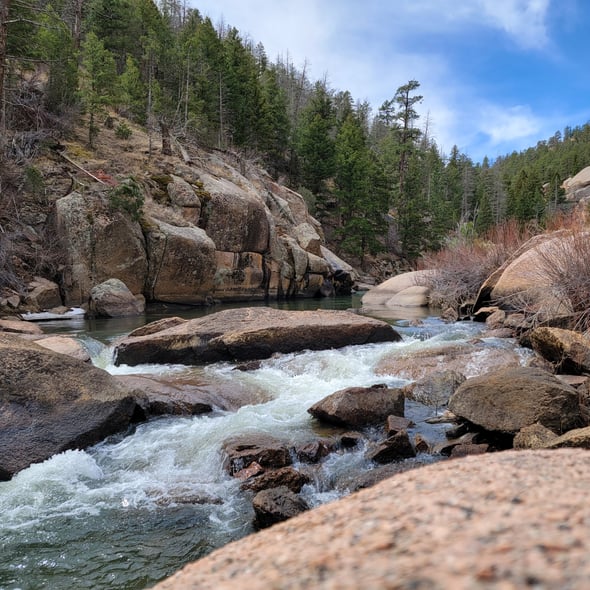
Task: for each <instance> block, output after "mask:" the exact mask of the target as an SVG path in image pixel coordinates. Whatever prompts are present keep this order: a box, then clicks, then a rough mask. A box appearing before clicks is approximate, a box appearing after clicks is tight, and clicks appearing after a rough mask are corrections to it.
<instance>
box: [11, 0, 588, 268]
mask: <svg viewBox="0 0 590 590" xmlns="http://www.w3.org/2000/svg"><path fill="white" fill-rule="evenodd" d="M310 57H313V56H310ZM307 70H308V67H307V66H306V64H303V65H302V66H298V67H296V66H295V65H294V64H293V63H292V61H291V59H290V58H289V57H288V56H287V57H284V56H282V57H276V58H272V57H271V56H268V55H267V54H266V52H265V49H264V46H263V45H262V43H259V42H257V41H254V40H252V39H249V38H248V37H245V36H243V35H242V34H241V33H240V31H239V30H238V29H236V28H235V27H233V26H231V25H229V24H225V23H212V22H211V20H210V19H209V18H205V17H203V16H202V15H201V14H200V12H199V10H198V9H187V7H186V5H185V4H184V3H183V2H180V0H159V2H158V3H155V2H154V1H152V0H52V1H49V0H1V2H0V97H1V110H0V133H1V139H0V158H1V160H0V183H3V184H2V185H0V193H1V192H2V190H3V189H6V188H8V187H9V185H10V183H11V182H12V183H13V185H15V186H16V185H17V184H18V183H17V182H16V181H15V180H14V179H11V178H9V177H8V175H7V174H3V173H2V168H4V169H5V170H7V166H8V164H9V163H11V162H13V163H16V164H18V165H19V166H21V168H22V169H23V170H25V171H28V174H29V176H30V175H31V170H30V167H29V168H27V166H28V165H29V164H31V162H32V161H33V159H34V157H35V155H36V154H37V153H39V150H42V149H44V146H46V145H47V143H48V142H49V141H50V140H52V139H53V140H56V139H57V140H59V137H61V136H64V135H67V133H68V128H70V127H71V126H72V125H73V124H74V122H79V121H83V122H84V125H85V126H86V129H87V139H88V144H89V146H90V147H92V144H93V141H95V139H96V137H97V135H98V134H100V132H101V128H102V127H103V125H104V122H105V120H106V119H107V118H108V117H109V113H112V112H115V113H117V116H118V121H123V122H122V123H121V122H119V124H118V125H119V127H118V128H117V132H118V133H120V134H122V135H124V134H125V133H128V132H129V129H128V128H127V126H126V124H125V123H124V121H126V120H128V121H132V122H133V123H135V124H139V125H142V126H144V127H145V129H146V130H147V131H148V133H151V134H153V136H154V138H156V137H157V138H158V141H160V140H161V141H162V146H161V147H160V146H158V149H162V150H164V151H165V150H167V149H170V142H171V141H179V142H184V143H185V144H187V145H189V144H191V143H192V144H195V145H199V146H201V147H203V148H206V149H219V150H230V151H234V152H236V153H239V154H240V155H241V157H243V158H247V159H248V160H250V161H255V162H259V163H260V165H262V166H264V167H265V168H266V169H267V170H268V171H269V173H270V174H271V175H273V176H274V177H275V178H276V179H277V180H280V181H281V182H284V183H285V184H287V185H288V186H289V187H291V188H293V189H294V190H297V191H299V192H300V193H301V194H302V195H304V197H305V199H306V201H307V203H308V205H309V207H310V210H311V212H312V214H314V215H315V216H316V217H317V218H318V219H319V220H320V221H321V222H322V223H323V224H324V226H325V227H326V228H327V230H326V231H327V234H328V235H329V238H330V240H331V241H332V243H335V244H337V245H338V249H339V251H340V252H342V253H347V254H349V255H350V256H353V257H355V258H357V259H358V260H360V262H361V264H362V262H363V259H364V257H366V256H367V255H374V254H377V253H379V252H381V251H385V252H389V253H391V254H395V255H396V256H398V257H400V258H401V259H403V260H405V261H407V262H408V263H409V264H414V263H415V262H416V261H417V260H418V259H419V257H420V256H421V255H422V254H423V253H425V252H427V251H433V250H437V249H438V248H440V247H441V246H442V245H444V243H445V240H446V239H447V238H448V236H449V235H452V234H455V235H457V234H459V235H470V236H483V235H485V234H486V232H487V231H488V230H490V228H492V227H493V226H494V225H496V224H498V223H500V222H502V221H504V220H507V219H514V220H516V221H517V222H518V223H519V224H523V225H524V224H529V223H533V224H538V225H539V226H541V227H542V226H543V223H544V222H545V221H546V220H547V219H548V218H549V217H550V216H551V214H552V213H553V212H555V211H556V210H557V209H559V208H560V207H563V190H562V188H561V185H562V183H563V181H564V180H565V179H566V178H568V177H569V176H572V175H574V174H576V173H577V172H579V171H580V170H581V169H582V168H583V167H585V166H588V165H590V124H588V123H586V124H583V125H580V126H579V127H575V128H567V129H564V130H562V131H557V132H556V133H555V134H554V135H553V137H550V138H548V139H547V140H546V141H541V142H539V143H538V144H537V145H536V146H534V147H531V148H529V149H527V150H525V151H522V152H519V153H517V152H513V153H512V154H507V155H505V156H503V157H499V158H497V159H495V160H494V161H493V162H492V161H490V160H488V159H487V158H484V160H483V161H482V162H474V161H472V159H471V158H470V157H469V155H468V154H464V153H461V152H460V151H459V149H458V148H457V147H456V146H455V147H453V148H452V149H451V151H450V153H442V151H441V149H439V147H438V146H437V144H436V141H435V139H434V138H433V137H432V136H431V135H430V133H429V121H428V118H427V117H426V118H425V117H424V116H420V104H421V102H422V98H423V97H422V96H421V94H420V83H419V81H416V80H409V81H404V80H400V81H399V86H398V87H397V89H396V88H392V92H391V96H390V97H389V98H388V99H387V100H385V101H384V102H383V104H381V105H380V106H379V105H370V104H367V103H366V102H362V101H359V100H357V99H355V97H353V96H351V94H350V92H348V91H346V90H342V89H335V88H330V87H329V86H328V84H327V83H326V81H325V80H312V79H310V78H309V75H308V71H307ZM154 141H155V139H154ZM15 183H16V184H15Z"/></svg>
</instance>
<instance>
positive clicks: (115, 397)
mask: <svg viewBox="0 0 590 590" xmlns="http://www.w3.org/2000/svg"><path fill="white" fill-rule="evenodd" d="M0 356H1V357H2V362H1V363H0V479H10V478H11V477H12V476H13V475H14V474H15V473H17V472H18V471H21V470H22V469H25V468H26V467H28V466H29V465H31V464H32V463H39V462H41V461H44V460H45V459H48V458H49V457H51V456H52V455H55V454H56V453H61V452H62V451H65V450H68V449H76V448H79V449H83V448H86V447H88V446H90V445H93V444H95V443H97V442H99V441H101V440H103V439H104V438H105V437H107V436H109V435H111V434H115V433H117V432H120V431H123V430H125V429H126V428H127V427H128V426H129V424H130V422H131V421H132V420H133V419H134V415H135V412H136V409H137V406H136V403H135V401H134V400H133V398H132V397H131V396H130V395H129V394H128V393H127V391H126V390H125V389H123V388H122V387H121V386H120V385H119V384H118V383H117V382H116V381H115V379H114V378H113V377H111V375H109V374H108V373H107V372H106V371H103V370H102V369H99V368H97V367H94V366H92V365H88V364H86V363H84V362H82V361H78V360H76V359H73V358H71V357H68V356H65V355H62V354H58V353H55V352H52V351H49V350H47V349H45V348H42V347H41V346H38V345H37V344H35V343H33V342H27V341H25V340H23V339H21V338H19V337H16V336H9V335H3V334H0Z"/></svg>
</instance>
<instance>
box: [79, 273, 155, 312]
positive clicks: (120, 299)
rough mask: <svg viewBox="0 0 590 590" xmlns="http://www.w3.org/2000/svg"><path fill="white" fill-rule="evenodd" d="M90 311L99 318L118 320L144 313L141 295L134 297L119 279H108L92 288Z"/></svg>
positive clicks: (143, 301) (143, 302)
mask: <svg viewBox="0 0 590 590" xmlns="http://www.w3.org/2000/svg"><path fill="white" fill-rule="evenodd" d="M90 310H91V311H92V312H93V313H94V314H96V315H97V316H99V317H106V318H120V317H126V316H135V315H141V314H142V313H143V312H144V311H145V300H144V299H143V295H142V296H140V297H136V296H135V295H133V293H132V292H131V291H130V290H129V289H128V288H127V285H126V284H125V283H124V282H123V281H121V280H119V279H109V280H108V281H104V282H103V283H100V284H99V285H96V286H94V287H92V289H91V291H90Z"/></svg>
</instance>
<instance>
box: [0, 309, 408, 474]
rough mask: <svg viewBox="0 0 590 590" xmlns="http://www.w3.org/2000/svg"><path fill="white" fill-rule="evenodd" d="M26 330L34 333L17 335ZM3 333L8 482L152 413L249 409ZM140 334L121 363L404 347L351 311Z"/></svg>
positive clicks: (254, 315)
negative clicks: (32, 466)
mask: <svg viewBox="0 0 590 590" xmlns="http://www.w3.org/2000/svg"><path fill="white" fill-rule="evenodd" d="M20 326H22V327H23V328H31V327H34V328H36V329H35V330H34V331H33V333H31V330H30V329H25V330H24V333H23V332H22V331H21V332H20V333H19V330H20ZM2 329H6V330H10V331H11V332H12V333H11V332H0V355H1V356H2V363H0V480H2V479H4V480H5V479H10V478H11V477H12V476H13V475H14V474H15V473H17V472H18V471H20V470H22V469H25V468H26V467H28V466H29V465H30V464H32V463H37V462H41V461H44V460H45V459H48V458H49V457H51V456H52V455H55V454H57V453H60V452H63V451H65V450H68V449H74V448H86V447H88V446H90V445H93V444H95V443H98V442H99V441H101V440H103V439H104V438H106V437H107V436H109V435H112V434H115V433H119V432H124V431H125V430H126V429H127V428H129V426H130V425H131V424H132V423H133V422H136V421H139V420H144V419H146V418H149V417H151V416H154V415H161V414H185V415H187V414H188V415H190V414H197V413H202V412H208V411H211V410H212V409H213V407H214V406H215V407H217V408H225V409H232V408H233V409H235V408H236V407H239V405H240V404H241V403H246V402H245V400H244V399H241V398H242V395H241V392H239V391H235V392H231V393H230V392H227V391H224V390H222V391H219V389H218V388H217V389H216V387H215V386H211V385H207V384H201V383H193V382H184V383H183V382H166V380H159V381H158V380H155V379H149V378H146V377H139V376H135V377H119V378H117V377H114V376H112V375H110V374H109V373H107V372H106V371H104V370H102V369H100V368H97V367H95V366H93V365H91V364H89V363H87V362H85V359H84V360H82V359H80V358H74V357H76V356H78V352H79V351H77V350H74V351H71V350H70V349H69V348H64V346H62V345H61V344H60V343H57V344H56V343H55V342H53V343H49V344H50V347H46V346H42V345H40V344H37V343H35V342H33V341H32V340H28V339H26V338H29V339H31V338H40V337H42V334H40V332H41V331H40V330H39V329H38V327H37V326H31V325H30V324H29V323H28V322H23V321H11V322H8V323H6V324H4V325H3V326H2ZM137 334H139V335H135V336H133V335H132V336H130V337H128V338H126V339H124V340H123V342H121V343H120V344H119V347H118V349H117V351H118V359H119V362H126V363H129V364H138V363H147V362H159V363H166V362H183V363H185V364H191V363H196V362H199V363H200V362H205V361H210V360H219V359H234V358H239V359H252V358H266V357H268V356H270V355H271V354H272V353H274V352H294V351H298V350H303V349H313V350H321V349H324V348H332V347H342V346H347V345H351V344H365V343H368V342H388V341H396V340H399V339H400V336H399V334H398V333H397V332H395V330H393V328H391V326H390V325H389V324H387V323H386V322H381V321H378V320H373V319H371V318H363V317H362V316H358V315H356V314H353V313H349V312H331V311H316V312H294V311H293V312H289V311H280V310H273V309H270V308H241V309H233V310H227V311H224V312H219V313H216V314H211V315H210V316H206V317H205V318H202V319H200V320H189V321H185V320H181V319H180V318H171V319H166V320H161V321H159V322H155V323H154V324H153V325H148V326H145V327H143V328H140V329H139V330H138V331H137ZM48 340H49V339H48ZM53 340H55V339H53ZM40 342H41V344H43V340H41V341H40ZM45 344H47V343H45ZM50 348H55V349H57V350H59V351H60V352H66V351H69V352H70V354H73V356H69V355H68V354H61V353H60V352H55V351H54V350H51V349H50ZM121 359H123V361H122V360H121ZM256 401H257V400H253V399H250V400H249V401H248V403H256Z"/></svg>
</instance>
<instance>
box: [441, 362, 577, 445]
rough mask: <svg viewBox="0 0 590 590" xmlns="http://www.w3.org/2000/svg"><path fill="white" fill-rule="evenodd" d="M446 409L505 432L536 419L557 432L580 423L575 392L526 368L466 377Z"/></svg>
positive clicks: (489, 428)
mask: <svg viewBox="0 0 590 590" xmlns="http://www.w3.org/2000/svg"><path fill="white" fill-rule="evenodd" d="M449 409H450V410H451V412H453V413H454V414H456V415H457V416H459V417H461V418H464V419H466V420H469V421H470V422H472V423H474V424H476V425H478V426H480V427H482V428H484V429H486V430H491V431H500V432H508V433H516V432H518V431H519V430H520V429H521V428H524V427H525V426H530V425H531V424H535V423H536V422H539V423H540V424H542V425H543V426H545V427H547V428H549V429H550V430H552V431H553V432H555V433H557V434H561V433H563V432H566V431H567V430H570V429H572V428H576V427H578V426H581V425H582V424H583V418H582V414H581V410H580V403H579V396H578V392H577V391H576V390H575V389H574V388H573V387H570V386H569V385H566V384H565V383H563V382H562V381H560V380H559V379H557V377H555V376H554V375H551V374H550V373H547V372H546V371H543V370H541V369H535V368H530V367H518V368H508V369H500V370H497V371H493V372H491V373H487V374H486V375H482V376H481V377H473V378H472V379H468V380H467V381H465V382H464V383H463V384H462V385H460V386H459V388H458V389H457V391H455V393H454V394H453V395H452V396H451V398H450V399H449Z"/></svg>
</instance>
